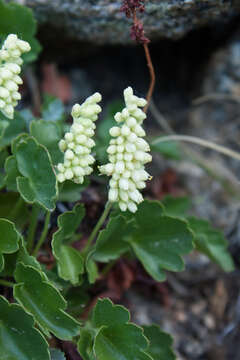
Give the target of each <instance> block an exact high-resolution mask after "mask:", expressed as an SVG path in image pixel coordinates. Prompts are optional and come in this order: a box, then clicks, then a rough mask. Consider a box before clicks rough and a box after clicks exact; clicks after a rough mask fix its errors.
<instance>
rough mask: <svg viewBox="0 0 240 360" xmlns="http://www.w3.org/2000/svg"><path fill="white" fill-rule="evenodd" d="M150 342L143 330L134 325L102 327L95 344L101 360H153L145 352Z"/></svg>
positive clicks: (97, 354)
mask: <svg viewBox="0 0 240 360" xmlns="http://www.w3.org/2000/svg"><path fill="white" fill-rule="evenodd" d="M147 346H148V342H147V339H146V338H145V337H144V335H143V332H142V329H141V328H140V327H138V326H136V325H134V324H124V325H119V326H114V327H113V326H109V327H102V328H101V329H100V330H99V332H98V334H97V336H96V339H95V342H94V352H95V354H96V357H97V359H99V360H119V359H123V360H132V359H134V360H152V358H151V356H149V355H148V354H147V353H146V352H144V350H146V349H147Z"/></svg>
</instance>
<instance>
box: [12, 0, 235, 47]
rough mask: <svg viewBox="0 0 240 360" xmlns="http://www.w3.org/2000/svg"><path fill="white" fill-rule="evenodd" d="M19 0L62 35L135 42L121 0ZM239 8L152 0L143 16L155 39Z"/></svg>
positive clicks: (218, 0)
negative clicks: (121, 10)
mask: <svg viewBox="0 0 240 360" xmlns="http://www.w3.org/2000/svg"><path fill="white" fill-rule="evenodd" d="M15 1H16V2H18V3H21V4H25V5H27V6H29V7H31V8H32V9H33V10H34V13H35V15H36V18H37V20H38V21H39V23H40V25H42V27H43V26H44V27H46V26H47V28H48V27H49V29H51V30H49V32H51V31H52V30H53V29H55V30H57V31H58V32H59V34H61V36H62V37H63V36H65V37H67V38H70V39H73V40H80V41H84V42H90V43H93V44H99V45H104V44H127V43H132V40H131V39H130V35H129V26H128V23H129V20H127V19H126V18H125V16H124V14H123V13H121V12H120V6H121V3H122V1H121V0H97V1H96V0H51V1H49V0H15ZM237 9H240V5H239V1H238V0H225V1H222V0H198V1H196V0H162V1H159V0H149V1H147V2H146V12H145V14H144V15H143V17H142V18H143V22H144V27H145V31H146V34H147V36H148V37H149V38H151V40H153V41H154V40H158V39H163V38H169V39H179V38H181V37H183V36H184V35H185V34H187V33H188V32H189V31H191V30H193V29H197V28H199V27H202V26H205V25H212V24H214V23H215V22H216V21H220V22H227V21H229V20H230V19H231V18H232V17H233V16H234V15H236V14H237ZM49 35H50V34H49Z"/></svg>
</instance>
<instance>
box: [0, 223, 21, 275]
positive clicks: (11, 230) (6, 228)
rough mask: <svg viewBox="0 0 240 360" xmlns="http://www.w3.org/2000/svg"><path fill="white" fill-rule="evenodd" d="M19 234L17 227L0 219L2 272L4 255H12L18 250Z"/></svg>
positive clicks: (0, 262)
mask: <svg viewBox="0 0 240 360" xmlns="http://www.w3.org/2000/svg"><path fill="white" fill-rule="evenodd" d="M18 241H19V233H18V232H17V230H16V228H15V225H14V224H13V223H12V222H11V221H9V220H7V219H2V218H1V219H0V271H2V270H3V268H4V258H3V254H12V253H14V252H16V251H17V250H18V246H19V245H18Z"/></svg>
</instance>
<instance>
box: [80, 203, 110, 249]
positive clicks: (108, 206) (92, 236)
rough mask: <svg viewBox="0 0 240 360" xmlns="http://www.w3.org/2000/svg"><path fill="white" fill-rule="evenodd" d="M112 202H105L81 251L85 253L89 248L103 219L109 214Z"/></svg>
mask: <svg viewBox="0 0 240 360" xmlns="http://www.w3.org/2000/svg"><path fill="white" fill-rule="evenodd" d="M112 204H113V203H112V202H107V203H106V205H105V209H104V211H103V213H102V215H101V217H100V218H99V220H98V222H97V224H96V225H95V227H94V229H93V231H92V233H91V235H90V236H89V238H88V240H87V243H86V245H85V247H84V249H83V252H84V253H86V252H87V251H88V250H89V248H90V246H91V244H92V242H93V240H94V239H95V237H96V235H97V233H98V231H99V230H100V229H101V227H102V225H103V223H104V221H105V220H106V218H107V216H108V214H109V212H110V210H111V208H112Z"/></svg>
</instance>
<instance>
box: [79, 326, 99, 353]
mask: <svg viewBox="0 0 240 360" xmlns="http://www.w3.org/2000/svg"><path fill="white" fill-rule="evenodd" d="M93 341H94V331H91V330H90V329H81V331H80V339H79V341H78V352H79V354H80V355H81V357H82V358H83V360H96V358H95V356H94V353H93Z"/></svg>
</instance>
